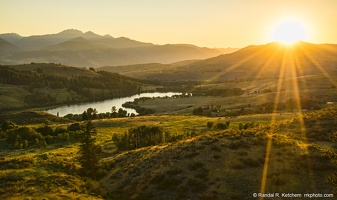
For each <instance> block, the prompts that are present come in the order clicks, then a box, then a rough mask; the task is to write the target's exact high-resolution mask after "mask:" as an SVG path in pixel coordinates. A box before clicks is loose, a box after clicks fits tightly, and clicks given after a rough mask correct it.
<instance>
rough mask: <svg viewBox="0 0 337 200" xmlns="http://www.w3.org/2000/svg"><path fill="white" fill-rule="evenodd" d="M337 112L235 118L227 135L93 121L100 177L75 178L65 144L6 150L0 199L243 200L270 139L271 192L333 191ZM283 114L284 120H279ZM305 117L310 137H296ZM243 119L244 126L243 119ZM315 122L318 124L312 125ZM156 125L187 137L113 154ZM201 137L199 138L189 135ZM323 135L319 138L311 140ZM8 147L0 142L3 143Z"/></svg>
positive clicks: (180, 124)
mask: <svg viewBox="0 0 337 200" xmlns="http://www.w3.org/2000/svg"><path fill="white" fill-rule="evenodd" d="M336 113H337V109H336V108H330V109H325V110H321V111H316V112H312V113H308V114H306V115H305V117H300V116H296V117H295V118H293V119H288V120H281V119H282V118H283V117H284V118H287V117H291V115H285V116H280V118H278V119H279V120H278V121H277V123H275V124H272V125H269V123H267V120H270V119H271V116H268V115H267V116H256V115H252V116H250V117H249V116H243V117H238V118H235V119H231V123H230V126H229V128H228V129H227V130H218V129H215V128H211V129H210V128H208V127H207V122H209V121H213V122H214V124H216V123H218V122H219V121H220V122H226V121H227V120H228V119H223V118H209V117H199V116H190V115H186V116H182V115H170V116H169V115H162V116H146V117H135V118H121V119H105V120H96V121H94V125H95V126H96V127H97V130H98V134H97V143H99V144H100V145H102V147H103V153H102V160H101V166H102V175H101V177H100V179H99V182H95V181H93V182H90V181H88V180H86V179H85V178H83V177H81V176H79V175H78V171H79V168H80V166H79V163H78V161H77V156H78V155H77V154H78V144H76V143H74V144H72V143H62V144H55V145H50V146H48V147H46V148H42V149H32V148H30V149H25V150H14V149H13V150H12V149H6V150H5V149H2V150H5V151H1V153H0V164H1V167H0V169H1V170H0V180H1V182H0V183H1V184H2V185H1V187H0V188H1V190H0V198H2V199H20V198H21V199H25V198H26V199H29V198H32V199H35V198H41V199H42V198H48V199H90V198H91V199H100V198H101V197H102V196H100V195H105V197H106V198H107V199H130V198H135V199H187V198H191V197H194V198H197V199H224V198H225V199H245V198H247V197H250V196H251V195H252V193H254V192H258V191H259V190H260V185H261V180H262V174H263V168H264V163H265V156H266V155H267V152H266V151H267V150H268V148H267V140H268V139H267V138H268V136H272V143H271V148H270V149H269V150H270V160H269V167H268V172H267V174H266V192H280V191H286V192H294V193H307V192H319V193H331V191H333V186H332V185H330V184H329V183H328V182H327V178H326V177H330V176H331V175H332V174H333V173H334V172H335V171H336V170H337V165H336V164H335V163H333V162H331V159H332V158H333V156H334V155H335V153H334V149H333V147H332V146H333V144H334V141H332V140H324V141H318V140H316V139H317V138H321V137H322V136H321V135H324V137H323V138H330V136H334V135H335V133H336V131H337V130H336V129H335V128H334V124H336ZM282 115H283V114H282ZM298 119H304V124H305V127H306V130H307V137H303V136H301V135H300V136H299V135H298V133H297V132H298V130H299V129H300V128H301V127H300V123H299V120H298ZM241 120H243V121H241ZM251 121H254V122H258V123H261V124H262V125H261V126H260V127H257V128H250V129H247V130H241V131H240V130H238V129H237V127H238V123H240V122H251ZM313 122H315V123H313ZM141 125H155V126H160V127H162V128H163V129H164V130H165V131H169V132H172V133H177V134H182V135H186V134H187V135H188V137H186V138H184V139H182V140H179V141H176V142H172V143H165V144H162V145H160V146H150V147H144V148H140V149H136V150H132V151H116V148H115V147H114V144H113V143H112V141H111V136H112V134H113V133H123V132H124V131H127V130H128V129H129V128H132V127H137V126H141ZM192 131H196V132H198V133H200V134H198V135H195V136H192V135H191V134H190V133H191V132H192ZM312 133H319V134H312ZM0 142H3V141H0Z"/></svg>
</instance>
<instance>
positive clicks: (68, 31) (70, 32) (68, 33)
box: [58, 29, 83, 35]
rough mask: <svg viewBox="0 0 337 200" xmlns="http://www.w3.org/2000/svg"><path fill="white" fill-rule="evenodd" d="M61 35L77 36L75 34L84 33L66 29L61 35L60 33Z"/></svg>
mask: <svg viewBox="0 0 337 200" xmlns="http://www.w3.org/2000/svg"><path fill="white" fill-rule="evenodd" d="M58 34H60V35H75V34H83V32H82V31H80V30H77V29H66V30H64V31H62V32H60V33H58Z"/></svg>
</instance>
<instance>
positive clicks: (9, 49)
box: [0, 38, 20, 56]
mask: <svg viewBox="0 0 337 200" xmlns="http://www.w3.org/2000/svg"><path fill="white" fill-rule="evenodd" d="M18 51H20V49H19V48H18V47H16V46H14V45H13V44H11V43H10V42H7V41H6V40H4V39H1V38H0V56H6V55H10V54H12V53H15V52H18Z"/></svg>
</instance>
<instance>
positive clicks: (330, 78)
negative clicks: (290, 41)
mask: <svg viewBox="0 0 337 200" xmlns="http://www.w3.org/2000/svg"><path fill="white" fill-rule="evenodd" d="M300 50H301V51H302V52H303V53H304V55H305V56H306V57H307V58H308V59H309V60H310V61H311V62H312V64H314V65H315V67H316V68H317V69H318V70H320V72H322V74H323V76H325V77H326V78H327V79H329V81H330V82H331V83H332V84H333V85H334V86H335V87H337V82H336V81H335V80H334V79H333V78H332V77H331V76H330V75H329V73H328V72H327V71H326V70H325V69H324V67H322V65H321V64H320V63H319V62H318V61H317V60H316V59H315V58H314V57H313V56H312V55H310V54H309V52H308V51H306V50H305V48H303V47H300Z"/></svg>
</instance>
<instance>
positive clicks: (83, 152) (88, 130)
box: [79, 120, 101, 177]
mask: <svg viewBox="0 0 337 200" xmlns="http://www.w3.org/2000/svg"><path fill="white" fill-rule="evenodd" d="M95 135H96V130H95V127H94V125H93V123H92V122H91V121H90V120H89V121H88V122H87V124H86V126H85V130H84V132H83V134H82V138H81V144H80V150H79V153H80V158H79V161H80V163H81V165H82V169H83V172H84V174H85V175H87V176H91V177H94V176H95V174H96V172H97V169H98V162H99V160H100V157H99V154H100V152H101V148H100V146H98V145H96V144H95V141H96V138H95V137H94V136H95Z"/></svg>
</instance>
